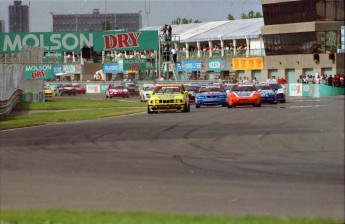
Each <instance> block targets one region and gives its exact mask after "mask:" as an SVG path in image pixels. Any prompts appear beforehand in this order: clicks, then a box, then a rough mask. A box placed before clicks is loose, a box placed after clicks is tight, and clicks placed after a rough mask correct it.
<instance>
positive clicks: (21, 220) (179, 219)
mask: <svg viewBox="0 0 345 224" xmlns="http://www.w3.org/2000/svg"><path fill="white" fill-rule="evenodd" d="M0 212H1V213H0V223H4V224H5V223H6V224H340V223H342V222H340V221H339V220H332V219H318V218H300V219H298V218H274V217H232V218H230V217H212V216H196V215H194V216H191V215H173V214H157V213H148V212H101V211H92V212H91V211H89V212H87V211H54V210H52V211H0Z"/></svg>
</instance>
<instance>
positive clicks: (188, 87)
mask: <svg viewBox="0 0 345 224" xmlns="http://www.w3.org/2000/svg"><path fill="white" fill-rule="evenodd" d="M184 88H185V89H186V90H188V91H194V92H197V91H198V90H199V86H185V87H184Z"/></svg>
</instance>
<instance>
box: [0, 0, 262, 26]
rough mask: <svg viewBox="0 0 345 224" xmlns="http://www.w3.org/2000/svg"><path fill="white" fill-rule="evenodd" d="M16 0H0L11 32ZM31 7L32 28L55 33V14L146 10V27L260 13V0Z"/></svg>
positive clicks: (25, 1) (34, 3)
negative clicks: (10, 12) (10, 8)
mask: <svg viewBox="0 0 345 224" xmlns="http://www.w3.org/2000/svg"><path fill="white" fill-rule="evenodd" d="M13 2H14V0H0V20H5V32H8V6H9V5H13ZM22 5H29V6H30V10H29V11H30V31H31V32H51V31H52V18H51V14H50V13H51V12H52V13H53V14H92V10H93V9H99V10H100V13H101V14H103V13H136V12H140V11H141V13H142V26H143V27H147V26H161V25H162V26H163V25H164V24H171V22H172V21H173V20H174V19H176V18H181V19H183V18H186V19H192V20H193V21H194V20H199V21H202V22H209V21H220V20H227V17H228V14H231V15H232V16H234V17H235V19H240V18H241V14H242V13H245V14H247V13H248V12H249V11H250V10H253V11H254V12H260V13H261V14H262V7H261V4H260V0H22Z"/></svg>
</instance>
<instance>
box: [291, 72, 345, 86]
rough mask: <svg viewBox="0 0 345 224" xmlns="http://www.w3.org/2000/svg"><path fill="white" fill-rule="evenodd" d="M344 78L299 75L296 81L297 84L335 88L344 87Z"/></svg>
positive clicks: (338, 75) (338, 76)
mask: <svg viewBox="0 0 345 224" xmlns="http://www.w3.org/2000/svg"><path fill="white" fill-rule="evenodd" d="M344 78H345V75H344V74H336V75H327V74H322V75H301V76H300V77H299V79H297V82H298V83H309V84H325V85H328V86H335V87H345V83H344Z"/></svg>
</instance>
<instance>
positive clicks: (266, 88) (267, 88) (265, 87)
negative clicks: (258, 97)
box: [255, 86, 272, 90]
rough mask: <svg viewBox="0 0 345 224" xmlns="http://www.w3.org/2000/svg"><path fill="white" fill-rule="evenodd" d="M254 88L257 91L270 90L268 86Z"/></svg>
mask: <svg viewBox="0 0 345 224" xmlns="http://www.w3.org/2000/svg"><path fill="white" fill-rule="evenodd" d="M255 88H256V89H257V90H259V89H261V90H272V88H271V87H270V86H255Z"/></svg>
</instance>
